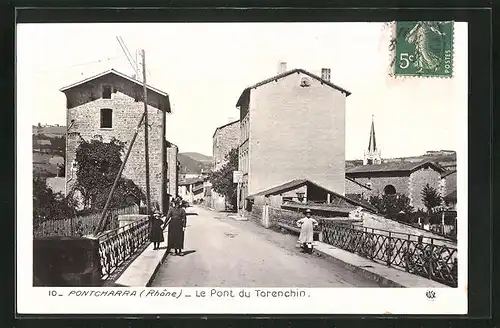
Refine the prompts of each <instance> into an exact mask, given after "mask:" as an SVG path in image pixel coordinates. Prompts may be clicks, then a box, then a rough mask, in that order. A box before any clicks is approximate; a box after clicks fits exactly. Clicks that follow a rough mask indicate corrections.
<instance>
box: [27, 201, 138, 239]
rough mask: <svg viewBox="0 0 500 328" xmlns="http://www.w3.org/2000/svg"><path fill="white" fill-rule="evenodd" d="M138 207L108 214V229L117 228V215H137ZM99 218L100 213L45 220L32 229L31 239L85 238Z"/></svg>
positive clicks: (116, 210)
mask: <svg viewBox="0 0 500 328" xmlns="http://www.w3.org/2000/svg"><path fill="white" fill-rule="evenodd" d="M137 213H139V207H138V206H137V205H132V206H129V207H125V208H119V209H115V210H111V211H109V212H108V215H109V216H110V218H111V219H110V220H109V226H108V229H115V228H118V215H125V214H137ZM100 218H101V213H95V214H91V215H86V216H77V217H74V218H69V219H64V220H46V221H44V222H42V223H40V224H39V225H38V226H36V227H33V237H34V238H40V237H49V236H85V235H89V234H92V233H93V232H94V230H95V228H96V226H97V224H98V222H99V219H100Z"/></svg>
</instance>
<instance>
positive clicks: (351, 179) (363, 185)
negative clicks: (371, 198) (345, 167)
mask: <svg viewBox="0 0 500 328" xmlns="http://www.w3.org/2000/svg"><path fill="white" fill-rule="evenodd" d="M345 178H346V180H349V181H351V182H352V183H355V184H357V185H358V186H360V187H362V188H365V189H366V190H372V188H370V187H368V186H367V185H365V184H362V183H359V182H358V181H356V180H354V179H353V178H350V177H347V176H346V177H345Z"/></svg>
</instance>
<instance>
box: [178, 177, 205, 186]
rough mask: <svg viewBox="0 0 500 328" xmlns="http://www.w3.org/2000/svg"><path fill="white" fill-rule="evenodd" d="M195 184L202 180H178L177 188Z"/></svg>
mask: <svg viewBox="0 0 500 328" xmlns="http://www.w3.org/2000/svg"><path fill="white" fill-rule="evenodd" d="M197 182H204V179H203V178H187V179H182V180H179V182H178V185H179V186H186V185H190V184H195V183H197Z"/></svg>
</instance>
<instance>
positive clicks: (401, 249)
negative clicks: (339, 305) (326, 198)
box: [320, 220, 458, 287]
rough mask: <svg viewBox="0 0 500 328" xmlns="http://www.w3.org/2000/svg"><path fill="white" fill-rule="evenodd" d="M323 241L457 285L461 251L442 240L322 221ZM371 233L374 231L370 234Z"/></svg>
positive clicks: (435, 279)
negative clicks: (459, 253) (458, 251)
mask: <svg viewBox="0 0 500 328" xmlns="http://www.w3.org/2000/svg"><path fill="white" fill-rule="evenodd" d="M320 230H321V232H322V236H323V242H325V243H327V244H330V245H332V246H335V247H338V248H341V249H344V250H346V251H349V252H352V253H355V254H358V255H360V256H363V257H365V258H368V259H371V260H373V261H376V262H381V263H384V264H386V265H387V266H394V267H399V268H402V269H404V270H405V271H406V272H409V273H412V274H416V275H419V276H422V277H425V278H428V279H431V280H434V281H437V282H440V283H443V284H446V285H448V286H452V287H456V286H457V267H458V260H457V249H456V248H455V247H451V246H450V245H449V244H448V243H447V242H445V241H443V240H442V239H436V238H427V237H425V239H426V240H429V241H430V242H424V241H423V237H419V236H416V235H410V234H406V235H403V234H400V233H397V234H395V233H391V232H390V231H386V232H384V231H378V232H375V231H376V229H366V228H359V227H358V228H356V227H353V226H347V225H340V224H334V223H332V222H328V221H324V220H321V222H320ZM370 230H371V231H370Z"/></svg>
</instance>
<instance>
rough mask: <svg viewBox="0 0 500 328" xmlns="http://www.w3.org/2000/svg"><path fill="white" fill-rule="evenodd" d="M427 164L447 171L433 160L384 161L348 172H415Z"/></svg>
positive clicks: (438, 169)
mask: <svg viewBox="0 0 500 328" xmlns="http://www.w3.org/2000/svg"><path fill="white" fill-rule="evenodd" d="M427 165H429V166H431V167H433V168H434V169H435V170H436V171H438V172H440V173H442V172H444V171H445V170H444V169H443V168H442V167H440V166H439V165H437V164H435V163H433V162H429V161H424V162H417V163H409V162H402V163H382V164H376V165H362V166H356V167H353V168H351V169H349V170H347V172H346V174H352V173H373V172H413V171H415V170H418V169H420V168H421V167H424V166H427Z"/></svg>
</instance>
